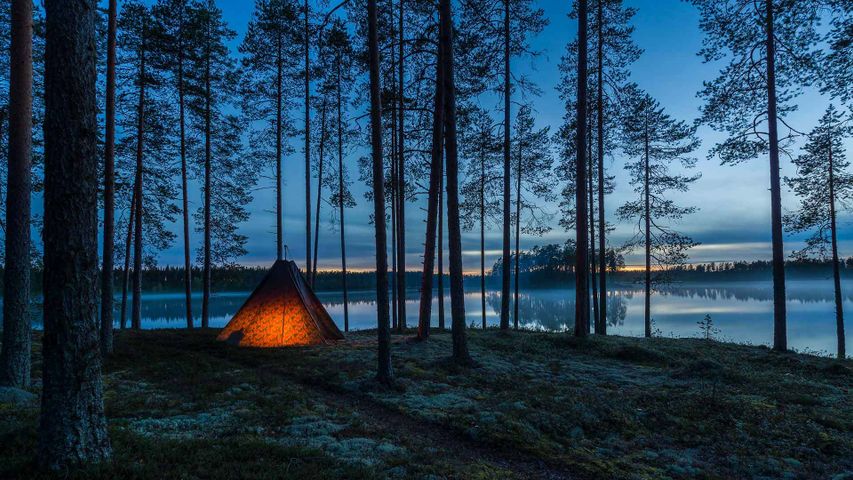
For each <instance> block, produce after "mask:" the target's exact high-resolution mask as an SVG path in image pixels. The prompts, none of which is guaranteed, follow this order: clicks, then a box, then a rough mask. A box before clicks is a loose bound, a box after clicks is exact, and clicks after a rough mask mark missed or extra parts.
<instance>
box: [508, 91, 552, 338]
mask: <svg viewBox="0 0 853 480" xmlns="http://www.w3.org/2000/svg"><path fill="white" fill-rule="evenodd" d="M548 135H549V127H544V128H541V129H539V130H535V129H534V120H533V109H532V108H531V107H530V105H523V106H522V107H521V108H520V109H519V110H518V116H517V117H516V120H515V143H516V145H517V153H516V155H515V215H513V223H515V272H514V277H515V291H514V294H513V296H514V309H515V310H514V312H513V322H514V328H515V329H516V330H518V289H519V256H520V253H521V250H520V246H521V244H520V241H521V234H522V233H524V234H527V235H534V236H541V235H542V234H544V233H546V232H548V231H549V230H550V229H551V227H550V225H549V224H550V222H549V220H550V219H551V215H550V214H549V213H548V212H547V211H545V210H544V209H543V208H542V207H541V206H540V205H541V203H540V202H541V201H549V200H552V199H553V198H554V196H553V192H552V190H551V185H552V179H551V168H552V166H553V163H554V160H553V157H551V144H550V139H549V136H548ZM522 218H524V220H522Z"/></svg>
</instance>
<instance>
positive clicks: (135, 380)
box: [0, 330, 853, 479]
mask: <svg viewBox="0 0 853 480" xmlns="http://www.w3.org/2000/svg"><path fill="white" fill-rule="evenodd" d="M215 334H216V332H215V331H193V332H188V331H181V330H161V331H143V332H119V334H118V337H117V341H116V352H117V353H116V354H115V356H114V357H112V358H110V359H109V360H108V361H107V363H106V368H105V371H106V375H105V380H106V391H107V394H106V410H107V415H108V416H109V424H110V435H111V439H112V444H113V448H114V458H113V461H112V462H110V463H109V464H106V465H100V466H96V467H91V468H89V469H88V470H85V471H81V472H73V473H70V474H68V476H69V477H70V478H205V479H207V478H223V479H225V478H229V479H230V478H299V479H306V478H329V479H333V478H447V477H451V478H581V479H583V478H601V479H610V478H649V479H651V478H827V479H843V478H853V454H851V452H853V396H851V387H853V362H851V361H850V360H846V361H838V360H833V359H828V358H818V357H812V356H806V355H799V354H793V353H791V354H778V353H774V352H772V351H770V350H768V349H766V348H760V347H745V346H736V345H731V344H723V343H716V342H711V341H705V340H688V339H651V340H646V339H632V338H619V337H592V338H589V339H585V340H578V339H575V338H573V337H571V336H568V335H566V334H548V333H529V332H524V333H510V334H501V333H500V332H497V331H488V332H481V331H472V332H471V342H470V346H471V351H472V354H473V356H474V357H475V359H476V361H477V362H478V366H476V367H474V368H465V369H458V368H456V367H454V366H453V365H451V364H449V363H448V362H447V354H448V352H449V351H450V335H449V334H448V333H438V334H436V335H434V336H433V337H432V338H431V339H430V340H429V341H428V342H425V343H418V342H414V341H411V340H410V339H409V337H406V336H395V337H394V342H395V344H394V349H393V355H394V367H395V373H396V375H397V378H398V380H399V382H398V387H397V388H395V389H383V388H381V387H379V386H378V385H376V384H375V383H374V382H373V381H372V375H373V373H374V368H375V350H374V349H375V343H374V340H373V337H374V333H373V332H360V333H352V334H350V335H349V340H348V341H347V342H345V343H342V344H339V345H336V346H329V347H316V348H290V349H266V350H255V349H238V348H235V347H229V346H226V345H223V344H221V343H218V342H215V341H214V337H215ZM35 348H36V361H35V363H36V364H35V370H36V371H35V372H34V375H35V376H36V378H39V376H40V373H39V362H40V361H39V358H38V357H39V348H40V347H39V345H38V341H37V342H36V347H35ZM37 416H38V411H37V405H34V406H33V407H31V408H27V407H13V406H11V405H3V404H0V478H18V477H21V478H33V477H38V476H39V475H43V474H42V473H40V472H39V470H38V469H37V466H36V465H35V464H34V458H33V457H34V455H33V452H34V448H35V441H36V433H35V432H36V423H37Z"/></svg>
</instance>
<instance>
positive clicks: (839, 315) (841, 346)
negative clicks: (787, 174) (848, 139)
mask: <svg viewBox="0 0 853 480" xmlns="http://www.w3.org/2000/svg"><path fill="white" fill-rule="evenodd" d="M835 216H836V214H835V168H834V165H833V158H832V138H831V137H830V138H829V221H830V231H831V234H832V280H833V283H834V287H835V329H836V334H837V335H838V358H840V359H844V358H847V351H846V348H845V347H846V345H845V338H844V306H843V302H842V299H841V268H840V266H839V263H838V232H837V230H836V222H835V220H836V218H835Z"/></svg>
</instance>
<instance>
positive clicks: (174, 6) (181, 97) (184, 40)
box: [152, 0, 200, 328]
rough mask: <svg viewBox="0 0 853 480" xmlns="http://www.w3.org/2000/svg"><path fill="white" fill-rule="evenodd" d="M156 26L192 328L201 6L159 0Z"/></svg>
mask: <svg viewBox="0 0 853 480" xmlns="http://www.w3.org/2000/svg"><path fill="white" fill-rule="evenodd" d="M152 10H153V16H154V20H155V22H156V25H157V34H158V38H156V39H155V41H157V48H158V49H159V50H160V51H161V55H162V56H161V57H160V58H161V60H162V62H161V64H160V65H158V66H157V67H158V68H159V69H160V70H162V71H164V73H166V74H167V75H168V77H169V79H168V83H169V85H170V87H169V88H168V93H167V95H168V97H169V98H171V99H172V100H173V101H174V102H175V103H177V106H178V118H177V123H178V131H179V147H180V156H181V217H182V225H181V227H182V237H183V247H184V302H185V308H186V317H187V318H186V321H187V328H193V313H192V263H191V260H190V259H191V255H192V253H191V249H190V221H189V191H188V179H189V178H188V177H189V164H188V156H187V150H188V146H187V144H188V141H187V97H188V95H189V92H188V90H189V89H190V85H191V79H190V78H188V74H189V72H188V64H189V62H190V61H192V59H193V58H194V57H195V56H197V55H198V52H197V51H195V50H194V47H195V46H197V45H198V36H199V34H200V32H199V21H198V20H199V15H198V5H197V4H196V3H195V2H190V1H187V0H159V1H158V2H157V3H156V4H155V5H154V7H153V9H152Z"/></svg>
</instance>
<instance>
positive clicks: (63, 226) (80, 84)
mask: <svg viewBox="0 0 853 480" xmlns="http://www.w3.org/2000/svg"><path fill="white" fill-rule="evenodd" d="M95 6H96V5H95V2H94V0H86V1H76V2H68V1H66V0H46V1H45V9H46V14H47V16H46V18H47V25H46V32H47V47H46V52H45V70H46V72H47V75H46V80H47V82H46V84H45V107H46V108H45V121H44V127H45V128H44V132H45V137H44V138H45V189H44V211H45V216H44V248H45V259H44V337H43V340H42V343H43V364H42V376H43V380H42V401H41V405H42V408H41V417H40V420H39V437H38V460H39V464H40V465H42V466H44V467H46V468H49V469H51V470H55V471H67V470H68V468H70V467H73V466H76V465H79V464H88V463H97V462H101V461H104V460H106V459H107V458H109V456H110V444H109V438H108V436H107V422H106V418H105V416H104V403H103V385H102V381H101V358H100V351H99V345H98V343H99V342H98V326H97V318H98V313H97V307H96V305H97V291H98V235H97V231H98V212H97V203H98V202H97V199H98V149H97V143H96V142H97V134H96V132H97V131H98V128H97V119H96V114H97V103H96V102H97V100H96V89H95V83H96V73H95V69H96V67H95V65H96V61H97V60H96V58H95V51H96V50H95V15H96V9H95Z"/></svg>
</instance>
